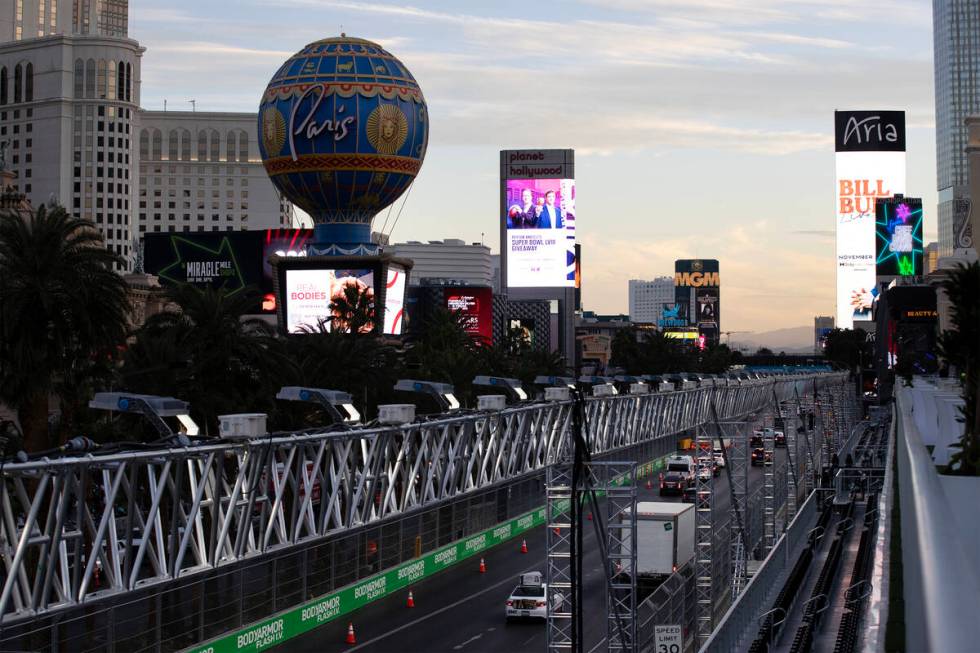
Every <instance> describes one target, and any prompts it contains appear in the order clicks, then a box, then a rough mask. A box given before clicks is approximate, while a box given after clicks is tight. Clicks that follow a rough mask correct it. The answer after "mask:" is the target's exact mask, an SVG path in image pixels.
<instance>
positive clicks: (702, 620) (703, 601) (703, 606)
mask: <svg viewBox="0 0 980 653" xmlns="http://www.w3.org/2000/svg"><path fill="white" fill-rule="evenodd" d="M712 430H713V429H712ZM694 442H695V451H696V452H697V453H698V454H699V457H698V459H697V460H696V461H695V462H697V474H695V479H696V480H695V489H694V575H695V587H696V601H697V619H696V621H695V625H696V629H697V642H698V647H699V648H700V646H701V645H702V644H703V643H704V642H706V641H708V638H709V637H710V636H711V631H712V630H713V629H714V615H715V609H714V608H715V601H714V569H713V561H712V553H713V551H714V519H713V517H714V514H713V512H712V511H713V508H714V506H713V501H712V490H713V489H714V488H713V487H712V486H713V485H714V480H715V479H714V474H713V473H712V470H711V466H710V465H709V466H706V467H707V469H708V473H707V474H702V469H703V468H704V467H705V466H702V465H701V458H700V454H701V452H702V451H703V449H704V448H705V447H706V448H707V450H708V451H709V452H710V451H711V446H712V434H711V432H710V431H708V429H707V427H705V426H699V427H698V428H697V429H696V430H695V436H694Z"/></svg>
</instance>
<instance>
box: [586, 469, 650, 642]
mask: <svg viewBox="0 0 980 653" xmlns="http://www.w3.org/2000/svg"><path fill="white" fill-rule="evenodd" d="M589 469H590V471H591V474H592V477H593V478H594V479H595V482H594V484H593V487H595V488H596V489H598V490H600V491H601V492H603V493H605V495H606V523H605V530H606V551H607V552H608V553H607V562H606V565H605V567H606V574H607V575H608V576H609V580H610V582H609V591H608V592H607V594H606V641H607V642H608V645H607V650H609V651H623V652H624V653H636V650H637V642H636V547H637V544H638V542H637V539H636V480H637V479H636V463H635V462H606V463H600V462H593V463H590V465H589ZM622 479H626V480H627V482H622ZM600 526H601V525H600Z"/></svg>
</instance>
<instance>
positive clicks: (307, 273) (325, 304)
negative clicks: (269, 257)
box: [284, 268, 374, 333]
mask: <svg viewBox="0 0 980 653" xmlns="http://www.w3.org/2000/svg"><path fill="white" fill-rule="evenodd" d="M348 286H353V287H356V288H357V289H359V290H364V289H368V293H369V296H372V297H373V295H374V271H373V270H367V269H357V270H348V269H329V268H319V269H312V270H302V269H294V270H289V269H287V270H286V292H285V293H284V300H285V318H286V330H287V332H289V333H303V332H304V331H308V330H317V329H318V328H319V325H321V324H323V326H324V328H325V329H326V330H327V331H332V330H333V329H335V328H346V325H344V324H342V322H341V321H340V320H341V313H340V312H339V311H337V310H335V309H334V308H332V304H333V303H334V302H335V301H336V300H343V299H344V298H345V295H344V290H345V289H346V288H347V287H348ZM372 328H373V325H365V326H364V327H363V328H362V329H361V332H362V333H370V331H371V329H372Z"/></svg>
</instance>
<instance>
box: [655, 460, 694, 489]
mask: <svg viewBox="0 0 980 653" xmlns="http://www.w3.org/2000/svg"><path fill="white" fill-rule="evenodd" d="M694 474H695V464H694V458H692V457H691V456H673V457H671V458H669V459H668V460H667V466H666V469H665V470H664V472H663V473H662V474H660V495H661V496H666V495H668V494H680V495H683V494H684V493H685V492H686V491H688V490H690V489H692V488H693V487H694Z"/></svg>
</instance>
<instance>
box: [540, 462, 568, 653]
mask: <svg viewBox="0 0 980 653" xmlns="http://www.w3.org/2000/svg"><path fill="white" fill-rule="evenodd" d="M546 478H547V481H546V485H545V492H546V496H547V508H546V510H547V513H546V520H547V547H548V549H547V551H548V553H547V555H548V566H547V572H546V577H547V585H548V596H547V600H548V605H549V606H556V605H557V606H558V607H553V608H552V609H551V610H550V611H549V612H548V629H547V642H548V650H549V651H570V650H572V556H571V551H572V542H571V538H572V528H571V526H572V495H573V493H572V465H571V464H565V463H563V464H555V465H552V466H550V467H549V468H548V473H547V477H546ZM559 595H560V596H561V599H562V600H561V601H560V602H559V601H558V597H559Z"/></svg>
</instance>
